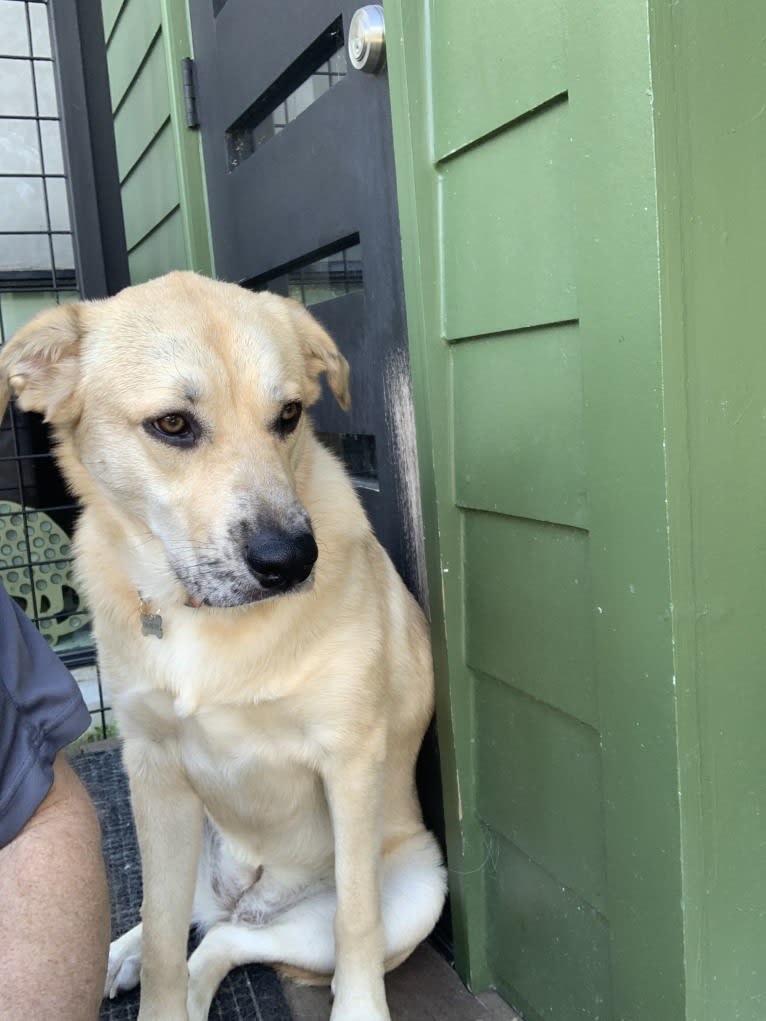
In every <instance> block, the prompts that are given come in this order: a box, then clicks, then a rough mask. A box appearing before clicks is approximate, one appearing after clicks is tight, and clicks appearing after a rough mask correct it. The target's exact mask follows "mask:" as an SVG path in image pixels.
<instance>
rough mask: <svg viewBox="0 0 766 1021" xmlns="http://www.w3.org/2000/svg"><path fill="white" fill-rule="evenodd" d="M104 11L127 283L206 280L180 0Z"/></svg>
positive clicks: (106, 6) (204, 225)
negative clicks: (195, 275) (180, 275)
mask: <svg viewBox="0 0 766 1021" xmlns="http://www.w3.org/2000/svg"><path fill="white" fill-rule="evenodd" d="M102 7H103V12H104V21H105V26H106V29H107V32H108V33H109V35H108V38H109V42H108V48H107V61H108V66H109V78H110V88H111V94H112V106H113V109H114V110H115V114H114V129H115V140H116V147H117V160H118V166H119V172H120V180H121V182H122V203H123V215H124V219H125V232H126V237H127V242H128V251H129V256H130V266H131V271H132V273H133V277H132V279H133V282H134V283H137V282H138V281H139V280H145V279H147V277H149V276H157V275H159V274H162V273H165V272H167V271H168V270H171V269H182V268H186V269H195V270H197V271H198V272H200V273H206V274H208V275H210V274H211V273H212V259H211V248H210V235H209V230H208V216H207V202H206V193H205V183H204V174H203V168H202V154H201V151H200V139H199V132H197V131H194V130H190V129H189V128H187V126H186V115H185V107H184V93H183V80H182V74H181V60H182V58H184V57H188V56H191V39H190V32H189V23H188V9H187V5H186V0H159V2H157V3H155V2H153V0H123V2H122V3H119V4H118V3H116V2H115V0H103V3H102ZM110 29H111V31H110ZM176 212H178V213H179V215H178V216H176V215H175V214H176ZM179 232H180V233H179ZM179 239H180V240H179ZM137 246H140V250H138V247H137Z"/></svg>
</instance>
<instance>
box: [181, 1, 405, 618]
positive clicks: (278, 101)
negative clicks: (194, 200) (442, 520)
mask: <svg viewBox="0 0 766 1021" xmlns="http://www.w3.org/2000/svg"><path fill="white" fill-rule="evenodd" d="M357 7H358V4H357V3H353V2H351V0H259V2H258V3H254V2H253V0H191V3H190V8H191V20H192V30H193V38H194V51H195V65H196V66H195V73H196V87H197V110H198V116H199V121H200V125H201V131H202V138H203V146H204V154H205V167H206V176H207V186H208V198H209V203H210V218H211V225H212V233H213V249H214V257H215V266H216V274H217V275H218V276H219V277H220V278H222V279H225V280H232V281H236V282H238V283H241V284H244V285H245V286H247V287H252V288H256V289H261V288H268V289H270V290H273V291H277V292H280V293H283V294H287V293H289V294H291V295H292V296H294V297H297V298H298V299H299V300H302V301H303V302H304V304H306V305H309V306H310V307H311V311H312V312H313V313H314V314H315V315H316V317H317V318H318V319H319V320H320V321H321V322H322V323H323V324H324V325H325V326H326V327H327V329H328V330H329V332H330V333H331V334H332V336H333V337H334V338H335V340H336V342H337V343H338V345H339V347H340V348H341V350H342V351H343V353H344V354H345V355H346V357H347V358H348V360H349V362H350V363H351V392H352V400H353V405H352V410H351V413H350V414H345V413H343V412H341V411H340V409H338V408H337V407H336V405H335V404H334V402H333V401H332V399H331V398H330V397H328V396H326V397H325V398H324V399H323V400H322V402H321V403H320V404H319V405H318V406H317V407H316V408H315V409H314V415H313V417H314V421H315V423H316V426H317V429H318V431H319V432H320V433H321V434H323V437H324V439H325V441H326V442H327V443H329V444H330V445H332V446H333V447H335V449H336V450H337V451H338V452H339V453H340V454H341V455H342V456H343V458H344V459H345V461H346V463H347V465H348V466H349V468H350V470H351V473H352V476H353V477H354V482H355V485H356V486H357V489H358V491H359V494H360V496H361V497H362V500H363V502H364V504H365V506H366V509H367V511H368V514H369V516H370V519H371V521H372V523H373V526H374V528H375V530H376V532H377V535H378V537H379V538H380V540H381V542H382V543H383V545H384V546H385V547H386V548H387V549H388V551H389V553H390V555H391V557H392V559H393V561H394V563H395V564H396V566H397V568H398V569H399V571H400V573H401V574H402V577H403V578H404V580H405V582H406V583H407V584H408V586H409V587H410V589H411V590H412V591H413V592H414V593H415V594H416V596H417V597H418V598H419V599H420V600H421V602H424V599H425V589H424V580H423V575H422V570H421V564H422V539H421V528H420V516H419V502H418V501H419V497H418V483H417V463H416V458H415V450H414V426H413V417H412V404H411V399H410V388H409V370H408V360H407V339H406V332H405V331H406V327H405V318H404V302H403V290H402V279H401V264H400V249H399V224H398V214H397V206H396V192H395V184H394V167H393V148H392V141H391V124H390V110H389V101H388V82H387V77H386V73H385V70H383V71H382V72H379V73H377V74H374V73H366V72H364V71H359V70H355V69H354V68H353V67H352V65H351V61H350V60H349V58H348V56H347V49H346V38H347V34H348V28H349V24H350V21H351V18H352V16H353V14H354V12H355V11H356V10H357Z"/></svg>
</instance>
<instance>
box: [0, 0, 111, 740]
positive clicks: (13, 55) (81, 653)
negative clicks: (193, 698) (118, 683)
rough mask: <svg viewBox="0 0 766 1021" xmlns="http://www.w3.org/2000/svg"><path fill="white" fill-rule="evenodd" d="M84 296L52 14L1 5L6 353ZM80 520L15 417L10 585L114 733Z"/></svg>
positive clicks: (3, 514)
mask: <svg viewBox="0 0 766 1021" xmlns="http://www.w3.org/2000/svg"><path fill="white" fill-rule="evenodd" d="M78 296H79V295H78V290H77V280H76V273H75V263H74V255H73V246H72V230H71V223H70V213H69V204H68V196H67V181H66V176H65V170H64V158H63V151H62V136H61V123H60V118H59V106H58V101H57V96H56V86H55V80H54V67H53V55H52V47H51V35H50V29H49V23H48V5H47V3H46V2H45V0H0V343H5V342H6V341H7V340H9V339H10V337H11V336H12V335H13V334H14V333H15V332H16V330H17V329H18V328H19V327H21V326H22V325H24V323H26V322H28V321H29V319H30V318H31V317H32V316H33V315H34V314H35V313H37V312H39V311H40V310H41V309H44V308H47V307H49V306H51V305H56V304H61V303H62V302H67V301H73V300H77V298H78ZM77 512H78V509H77V506H76V504H75V503H74V501H73V500H72V498H71V496H70V494H69V493H68V492H67V489H66V486H65V484H64V482H63V480H62V478H61V475H60V474H59V472H58V469H57V467H56V464H55V461H54V459H53V456H52V454H51V450H50V435H49V431H48V428H47V427H46V426H45V425H44V423H43V422H42V420H41V418H40V416H38V415H32V414H24V413H22V412H20V411H18V410H17V409H16V408H13V407H11V408H10V409H9V410H8V412H7V414H6V415H5V417H4V419H3V421H2V425H0V581H2V584H3V585H4V586H5V588H6V590H7V591H8V593H9V594H10V595H11V597H12V598H13V599H15V600H16V602H17V603H18V604H19V606H21V608H22V609H23V610H24V612H25V613H26V614H27V616H29V617H30V619H31V620H32V621H33V622H34V623H35V624H36V625H37V627H38V629H39V630H40V632H41V633H42V634H43V635H44V637H45V638H46V640H47V641H48V642H49V643H50V645H51V646H52V647H53V649H54V650H55V651H56V653H57V654H58V655H59V656H61V658H62V659H63V660H64V662H65V663H67V665H68V666H69V667H70V668H72V669H73V670H74V672H75V674H76V676H78V679H79V680H80V683H81V685H82V686H83V688H84V691H85V695H86V699H87V701H88V705H89V707H90V709H91V712H92V714H93V715H94V722H95V724H96V725H97V727H98V728H99V730H100V733H106V732H107V726H108V708H107V706H106V704H105V703H106V699H105V697H104V693H103V690H102V686H101V680H100V676H99V674H98V669H97V667H96V665H95V652H94V648H93V642H92V638H91V632H90V626H89V625H90V615H89V613H88V608H87V606H86V605H85V603H84V600H83V598H82V596H81V594H80V592H79V590H78V584H77V580H76V577H75V574H74V570H73V564H72V546H71V536H72V532H73V529H74V525H75V521H76V517H77Z"/></svg>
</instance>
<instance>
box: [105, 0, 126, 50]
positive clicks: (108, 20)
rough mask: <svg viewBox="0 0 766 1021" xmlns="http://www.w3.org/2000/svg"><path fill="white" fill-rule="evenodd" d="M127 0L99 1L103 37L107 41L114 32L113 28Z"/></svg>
mask: <svg viewBox="0 0 766 1021" xmlns="http://www.w3.org/2000/svg"><path fill="white" fill-rule="evenodd" d="M127 2H128V0H101V13H102V15H103V18H104V35H105V36H106V38H107V40H108V39H109V37H110V36H111V34H112V32H113V31H114V26H115V23H116V21H117V19H118V18H119V16H120V11H121V10H122V8H123V7H124V6H125V4H126V3H127Z"/></svg>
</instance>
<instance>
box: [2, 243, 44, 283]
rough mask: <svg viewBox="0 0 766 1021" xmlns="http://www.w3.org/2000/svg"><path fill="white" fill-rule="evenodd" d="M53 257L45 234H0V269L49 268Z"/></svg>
mask: <svg viewBox="0 0 766 1021" xmlns="http://www.w3.org/2000/svg"><path fill="white" fill-rule="evenodd" d="M50 269H51V257H50V248H49V246H48V237H47V235H45V234H0V270H47V271H48V272H49V273H50Z"/></svg>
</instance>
